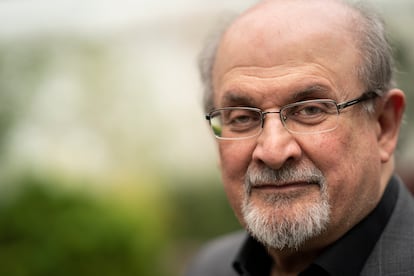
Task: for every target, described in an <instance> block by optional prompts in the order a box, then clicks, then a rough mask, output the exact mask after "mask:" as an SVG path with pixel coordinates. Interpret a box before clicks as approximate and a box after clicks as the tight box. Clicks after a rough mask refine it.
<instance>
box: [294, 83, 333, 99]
mask: <svg viewBox="0 0 414 276" xmlns="http://www.w3.org/2000/svg"><path fill="white" fill-rule="evenodd" d="M329 91H330V89H328V88H327V87H325V86H323V85H318V84H316V85H311V86H307V87H304V88H302V89H298V90H297V91H296V92H295V93H293V96H292V101H301V100H305V99H306V98H309V97H326V96H327V95H328V94H329Z"/></svg>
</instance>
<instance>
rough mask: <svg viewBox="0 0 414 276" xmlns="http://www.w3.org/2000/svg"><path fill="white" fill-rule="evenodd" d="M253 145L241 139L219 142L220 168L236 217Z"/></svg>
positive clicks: (239, 216) (238, 214)
mask: <svg viewBox="0 0 414 276" xmlns="http://www.w3.org/2000/svg"><path fill="white" fill-rule="evenodd" d="M253 148H254V145H250V144H249V143H248V142H246V143H245V142H242V141H234V142H231V141H222V142H220V144H219V154H220V170H221V175H222V181H223V185H224V189H225V192H226V194H227V197H228V199H229V202H230V205H231V206H232V208H233V210H234V212H235V213H236V215H237V217H238V218H239V219H240V218H241V215H240V214H241V210H240V206H241V203H242V201H243V198H244V177H245V173H246V171H247V168H248V166H249V164H250V162H251V157H252V152H253Z"/></svg>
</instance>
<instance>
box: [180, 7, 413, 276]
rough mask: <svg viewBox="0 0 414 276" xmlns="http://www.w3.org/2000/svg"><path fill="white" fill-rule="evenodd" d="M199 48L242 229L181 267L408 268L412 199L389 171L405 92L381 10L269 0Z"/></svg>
mask: <svg viewBox="0 0 414 276" xmlns="http://www.w3.org/2000/svg"><path fill="white" fill-rule="evenodd" d="M206 49H207V50H206V52H205V55H206V56H204V57H203V59H202V62H201V66H202V67H201V71H202V77H203V80H204V81H205V86H206V95H205V108H206V112H207V115H206V119H207V120H208V121H209V124H210V126H211V128H212V131H213V133H214V135H215V136H216V138H217V144H218V150H219V157H220V169H221V173H222V180H223V183H224V188H225V191H226V194H227V197H228V199H229V202H230V204H231V206H232V208H233V210H234V212H235V215H236V216H237V218H238V219H239V221H240V223H241V224H242V226H243V227H244V228H245V229H246V230H247V231H246V233H248V234H246V233H244V232H243V233H236V234H232V235H229V236H226V237H224V238H221V239H219V240H216V241H214V242H212V243H211V244H209V245H208V246H207V247H206V248H205V249H203V250H202V251H201V252H200V254H199V255H198V256H197V257H196V258H195V260H194V262H193V263H192V265H191V266H190V268H189V271H188V275H195V276H203V275H223V276H224V275H226V276H230V275H299V274H300V275H397V274H398V275H414V202H413V198H412V197H411V196H410V195H409V193H408V191H407V190H406V188H405V187H404V185H403V184H402V183H401V181H400V180H399V178H398V177H396V176H395V175H394V150H395V148H396V145H397V140H398V135H399V130H400V125H401V120H402V115H403V110H404V106H405V96H404V93H403V92H402V91H401V90H399V89H396V88H394V87H393V79H392V58H391V53H390V49H389V45H388V43H387V41H386V39H385V37H384V30H383V25H382V23H381V21H380V20H379V19H378V18H377V17H376V16H375V15H373V14H372V13H371V12H370V11H366V10H364V9H363V8H360V7H355V6H352V5H350V4H346V3H344V2H341V1H334V0H332V1H329V0H289V1H287V0H269V1H263V2H260V3H258V4H257V5H256V6H254V7H253V8H251V9H249V10H248V11H247V12H245V13H244V14H242V15H241V16H239V17H238V18H236V19H235V20H234V21H233V22H232V23H231V25H230V26H229V27H228V28H227V29H226V30H225V31H224V32H223V33H222V34H221V36H220V37H219V39H218V40H217V44H216V45H208V47H206Z"/></svg>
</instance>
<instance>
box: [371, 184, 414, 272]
mask: <svg viewBox="0 0 414 276" xmlns="http://www.w3.org/2000/svg"><path fill="white" fill-rule="evenodd" d="M413 218H414V197H413V196H412V195H411V194H410V192H409V191H408V190H407V188H406V187H405V185H404V184H403V183H399V194H398V199H397V203H396V205H395V208H394V211H393V214H392V216H391V218H390V220H389V222H388V224H387V226H386V227H385V229H384V232H383V233H382V235H381V237H380V239H379V241H378V243H377V245H376V246H375V248H374V251H373V252H372V254H371V256H370V258H369V259H368V261H367V263H366V265H365V270H366V271H371V272H372V273H371V272H370V273H368V274H366V275H391V274H393V273H394V274H395V273H399V274H398V275H414V263H413V260H414V220H413ZM404 273H405V274H404Z"/></svg>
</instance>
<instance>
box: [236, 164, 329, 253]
mask: <svg viewBox="0 0 414 276" xmlns="http://www.w3.org/2000/svg"><path fill="white" fill-rule="evenodd" d="M303 179H308V180H312V182H318V184H319V185H320V188H321V196H320V198H319V199H318V200H315V201H314V202H304V203H300V202H297V200H296V199H295V194H292V195H287V196H286V195H279V194H274V195H268V196H266V197H263V198H262V201H263V202H262V203H261V207H258V206H256V205H255V204H254V202H253V201H251V200H250V193H251V187H252V185H253V186H254V184H255V183H260V181H263V183H277V182H278V181H289V180H303ZM269 180H271V181H272V182H271V181H269ZM295 200H296V201H295ZM293 205H294V206H293ZM263 206H264V207H263ZM292 207H294V208H292ZM242 213H243V217H244V221H245V223H246V225H247V230H248V231H249V232H250V233H251V235H252V236H253V237H255V238H256V239H257V240H258V241H259V242H261V243H263V244H264V245H265V246H267V247H270V248H275V249H279V250H282V249H285V248H289V249H296V250H297V249H298V248H299V247H300V246H301V245H303V243H304V242H305V241H307V240H309V239H310V238H312V237H315V236H318V235H319V234H320V233H321V232H323V231H324V230H325V229H326V227H327V225H328V223H329V220H330V205H329V202H328V195H327V191H326V182H325V180H324V177H323V175H322V173H321V172H320V171H319V170H317V169H311V170H310V169H304V170H297V169H293V168H286V169H282V170H278V171H275V170H271V169H269V168H263V169H261V170H260V171H258V170H253V168H252V169H251V168H249V170H248V173H247V176H246V193H245V198H244V201H243V205H242ZM283 213H288V215H281V214H283Z"/></svg>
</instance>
